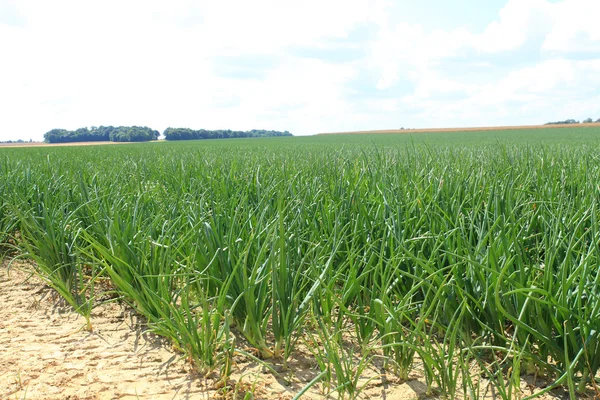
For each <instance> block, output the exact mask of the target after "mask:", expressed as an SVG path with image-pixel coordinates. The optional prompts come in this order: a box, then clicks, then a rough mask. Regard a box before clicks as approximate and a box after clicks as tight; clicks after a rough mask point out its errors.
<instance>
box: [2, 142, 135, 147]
mask: <svg viewBox="0 0 600 400" xmlns="http://www.w3.org/2000/svg"><path fill="white" fill-rule="evenodd" d="M107 144H131V143H130V142H73V143H43V142H24V143H0V148H2V147H69V146H100V145H107Z"/></svg>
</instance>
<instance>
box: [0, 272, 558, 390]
mask: <svg viewBox="0 0 600 400" xmlns="http://www.w3.org/2000/svg"><path fill="white" fill-rule="evenodd" d="M30 270H31V267H27V266H19V267H18V268H13V269H11V270H10V273H8V270H7V266H6V262H4V263H0V399H2V400H4V399H7V400H8V399H15V400H16V399H19V400H22V399H41V400H58V399H69V400H96V399H125V400H129V399H131V400H133V399H153V400H154V399H158V400H162V399H209V398H210V399H212V398H221V399H234V398H238V399H243V398H244V394H245V392H246V391H250V392H252V393H253V395H254V397H253V398H255V399H271V400H273V399H278V400H290V399H292V397H293V396H294V394H296V393H298V392H299V391H300V390H301V389H302V387H303V386H304V385H306V383H307V382H308V381H310V380H311V379H312V377H314V376H315V374H316V373H317V372H316V369H315V368H316V366H315V365H314V362H311V361H310V360H308V359H307V358H303V357H298V358H296V359H294V360H292V361H291V363H290V367H291V371H290V376H289V377H290V380H289V381H288V382H282V381H281V380H278V379H276V378H275V377H274V376H273V375H272V374H270V373H266V371H265V370H264V368H262V367H261V366H260V365H257V363H253V362H248V360H243V359H239V360H237V361H236V362H238V363H237V364H236V366H235V367H236V368H235V369H236V372H234V374H233V375H232V380H231V381H230V382H229V383H228V384H229V387H230V390H229V391H228V392H226V393H225V394H224V393H223V391H222V390H218V389H217V387H216V386H215V383H216V381H214V380H206V379H203V378H201V377H200V376H199V375H198V374H197V373H194V371H192V370H191V368H190V367H189V364H187V363H186V362H184V361H182V360H180V357H179V356H178V355H177V354H176V353H175V352H174V351H173V350H172V349H171V348H170V347H169V346H168V344H167V343H165V341H164V340H163V339H160V338H159V337H157V336H155V335H153V334H151V333H149V332H147V331H146V330H145V329H144V328H143V324H141V322H140V321H139V320H138V319H137V318H136V316H135V314H134V313H132V312H128V311H127V310H126V309H125V308H123V307H122V306H119V305H117V304H116V303H110V304H104V305H101V306H97V307H96V308H95V309H94V312H93V314H92V324H93V327H94V331H93V332H88V331H86V330H85V329H83V328H84V327H85V319H84V318H82V317H81V316H79V315H78V314H76V313H74V312H73V311H72V310H71V308H70V307H61V306H60V305H59V304H60V303H61V301H60V300H59V299H58V296H57V295H56V294H55V292H54V291H53V290H52V289H50V288H48V287H47V286H46V285H44V283H43V282H41V281H40V280H38V279H37V278H35V277H33V276H31V274H30V273H29V272H28V271H30ZM380 372H381V370H378V369H375V368H368V369H367V370H366V371H365V372H364V376H362V377H361V378H360V379H361V381H364V385H365V386H364V391H363V392H362V394H361V396H360V397H361V398H365V399H379V398H385V399H387V400H404V399H420V398H424V397H425V396H424V393H425V389H426V386H425V383H424V379H423V377H422V376H420V375H418V374H417V375H415V376H411V379H410V380H409V381H407V382H400V381H398V380H397V379H395V378H393V377H386V376H385V375H382V374H381V373H380ZM317 386H318V385H317ZM317 386H316V387H314V388H313V389H311V390H310V391H309V393H307V395H306V396H305V397H303V398H306V399H319V398H323V397H324V395H323V392H322V391H320V390H319V389H318V388H317ZM527 392H529V393H527ZM524 393H526V394H530V393H531V392H530V390H527V389H526V388H525V387H524ZM485 397H486V398H495V396H494V395H493V394H492V393H489V394H488V395H486V396H485ZM541 398H542V399H544V400H548V399H558V398H562V396H560V395H557V396H553V395H547V396H543V397H541ZM430 399H434V397H430Z"/></svg>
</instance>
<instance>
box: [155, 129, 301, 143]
mask: <svg viewBox="0 0 600 400" xmlns="http://www.w3.org/2000/svg"><path fill="white" fill-rule="evenodd" d="M163 135H164V136H165V139H166V140H194V139H230V138H248V137H275V136H293V135H292V134H291V133H289V132H288V131H283V132H281V131H268V130H264V129H252V130H250V131H232V130H231V129H226V130H208V129H199V130H193V129H190V128H167V129H165V131H164V133H163Z"/></svg>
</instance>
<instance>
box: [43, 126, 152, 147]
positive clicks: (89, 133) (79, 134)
mask: <svg viewBox="0 0 600 400" xmlns="http://www.w3.org/2000/svg"><path fill="white" fill-rule="evenodd" d="M158 136H159V133H158V131H155V130H152V129H150V128H148V127H146V126H119V127H114V126H100V127H95V126H93V127H92V128H90V129H88V128H79V129H77V130H75V131H69V130H66V129H52V130H51V131H48V132H46V133H45V134H44V141H45V142H47V143H73V142H98V141H104V142H107V141H111V142H146V141H150V140H157V139H158Z"/></svg>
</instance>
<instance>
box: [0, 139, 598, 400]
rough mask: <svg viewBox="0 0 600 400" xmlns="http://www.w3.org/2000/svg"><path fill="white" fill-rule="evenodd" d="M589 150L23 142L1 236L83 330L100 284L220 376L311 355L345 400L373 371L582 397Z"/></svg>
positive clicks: (592, 256)
mask: <svg viewBox="0 0 600 400" xmlns="http://www.w3.org/2000/svg"><path fill="white" fill-rule="evenodd" d="M596 157H597V154H596V152H595V151H594V148H593V147H590V146H584V145H579V146H569V145H541V144H540V145H536V146H529V147H527V146H500V145H496V146H487V145H485V146H484V145H482V146H472V147H468V148H466V147H458V146H437V147H436V146H423V145H415V144H412V145H402V146H391V145H388V146H384V147H378V146H375V145H369V144H368V141H366V140H365V142H364V144H363V145H360V146H359V145H351V146H346V147H341V146H333V145H331V144H329V145H327V146H300V145H297V144H293V143H292V142H285V141H281V145H273V146H270V147H269V146H265V147H262V146H260V145H254V146H244V145H240V144H239V143H237V144H235V145H222V146H220V147H219V146H214V147H210V146H204V145H202V144H198V143H196V144H194V145H183V144H178V143H173V144H157V145H133V146H123V147H119V148H114V147H110V148H108V147H98V148H54V149H40V150H38V149H13V150H10V151H8V150H7V151H6V152H3V153H0V199H1V200H0V202H1V203H0V235H1V236H0V240H1V241H2V242H3V243H5V244H6V246H13V248H16V249H17V250H18V254H20V256H21V257H29V258H31V259H33V260H34V261H35V262H36V265H37V268H38V272H39V273H40V274H41V276H43V277H44V278H45V279H46V280H47V281H48V283H49V284H50V285H52V286H53V287H54V288H55V289H56V290H57V291H59V292H60V294H61V295H62V296H63V297H64V298H65V299H66V300H67V301H68V302H69V303H70V304H71V305H72V306H73V307H74V308H75V309H76V310H77V311H78V312H80V313H81V314H82V315H84V316H85V317H86V318H87V319H88V323H89V328H90V329H92V328H93V320H92V319H91V318H90V315H91V310H92V309H93V307H94V305H95V304H97V301H98V297H99V296H100V293H101V291H100V289H99V288H100V287H102V288H105V287H106V286H107V285H108V286H109V287H110V288H111V290H112V293H113V294H114V296H118V298H119V299H121V300H123V301H125V302H127V303H128V304H130V305H131V306H132V307H134V308H135V309H136V310H137V311H138V312H139V313H140V314H142V315H144V316H145V317H146V319H147V321H148V325H149V326H150V327H151V328H152V329H153V330H154V331H155V332H157V333H158V334H160V335H163V336H165V337H167V338H169V339H170V340H171V341H172V343H173V344H174V345H175V346H176V348H178V349H179V350H180V351H181V352H183V353H184V354H185V355H186V356H187V357H188V359H189V360H190V361H191V362H193V363H194V365H195V366H196V367H197V369H198V370H199V371H201V372H205V373H206V372H209V371H218V372H219V373H220V374H221V375H222V376H224V377H227V376H228V375H229V374H230V373H231V369H232V362H231V360H232V357H233V355H234V354H236V353H242V354H244V355H246V356H248V357H258V358H261V359H264V360H269V363H266V364H265V365H273V363H275V364H276V363H280V364H281V365H282V369H283V371H285V369H286V367H287V363H288V361H289V360H291V359H293V358H294V356H295V354H296V352H297V351H299V350H298V344H299V343H303V344H306V345H307V346H306V347H308V348H309V349H311V351H312V357H313V358H314V360H315V364H316V365H317V366H318V374H315V377H314V378H315V379H314V380H313V382H311V384H313V385H318V386H319V387H320V388H321V390H323V391H326V392H327V391H331V392H337V393H338V394H339V395H341V396H346V395H347V396H350V397H353V396H356V395H357V394H358V393H359V392H360V389H361V387H360V384H359V379H358V378H359V377H360V375H361V372H362V371H363V370H364V368H366V366H367V365H368V364H370V363H376V362H382V363H383V365H384V367H385V368H386V369H387V370H388V371H389V372H390V373H393V374H396V375H397V376H398V377H399V378H401V379H409V374H410V373H411V372H413V371H415V369H418V370H419V372H420V373H422V374H423V375H424V376H425V378H426V380H427V383H428V386H429V391H430V392H437V393H439V394H441V395H442V396H447V397H449V398H454V397H455V396H458V394H459V393H462V394H461V396H466V397H471V398H478V397H482V396H483V392H484V391H485V390H486V385H487V383H486V384H483V383H482V382H488V383H489V385H491V386H493V387H494V389H495V390H496V392H497V393H498V394H499V395H500V396H501V397H503V398H514V397H515V396H516V395H517V394H518V391H519V388H520V386H521V377H522V375H523V374H527V373H535V374H537V375H538V376H540V377H542V378H544V379H546V380H548V381H550V382H553V384H551V385H549V386H548V387H547V388H546V389H544V390H542V391H541V392H540V393H543V392H546V391H548V390H551V389H552V388H553V387H556V386H564V387H565V388H567V389H568V390H569V392H570V395H571V396H572V397H575V396H576V395H577V393H578V392H583V391H585V389H586V387H587V386H589V385H590V384H593V383H594V379H595V376H596V373H597V371H598V368H599V366H600V343H599V337H598V335H599V332H600V315H599V313H600V301H599V298H598V295H599V290H600V285H599V283H600V282H599V281H598V280H599V279H600V276H599V274H598V265H599V263H600V229H599V228H600V227H599V225H598V218H599V217H600V212H599V210H598V200H599V199H600V187H599V186H598V182H600V165H599V164H598V162H597V159H596ZM242 342H243V343H246V344H249V345H250V346H251V347H253V348H254V349H256V354H255V355H253V354H251V352H248V351H245V350H244V348H245V346H246V345H244V346H242V345H240V343H242ZM311 344H312V345H311ZM273 373H276V372H273ZM540 393H538V394H540Z"/></svg>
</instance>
